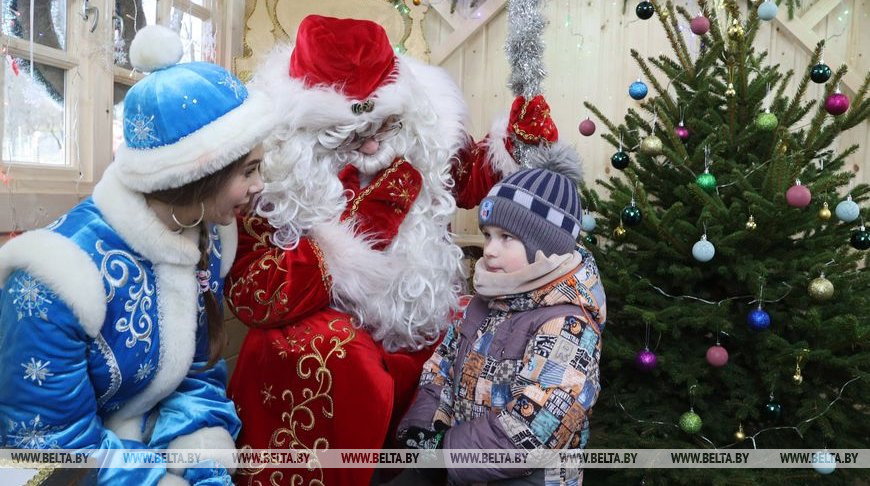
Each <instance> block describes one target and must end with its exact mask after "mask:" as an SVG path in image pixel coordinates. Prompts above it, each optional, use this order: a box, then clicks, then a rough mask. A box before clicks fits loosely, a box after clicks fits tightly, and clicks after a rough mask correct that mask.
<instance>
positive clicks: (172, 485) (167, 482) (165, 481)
mask: <svg viewBox="0 0 870 486" xmlns="http://www.w3.org/2000/svg"><path fill="white" fill-rule="evenodd" d="M189 485H190V483H189V482H188V481H187V480H186V479H184V478H183V477H181V476H176V475H175V474H172V473H171V472H167V473H166V474H164V475H163V477H162V478H160V481H158V482H157V486H189Z"/></svg>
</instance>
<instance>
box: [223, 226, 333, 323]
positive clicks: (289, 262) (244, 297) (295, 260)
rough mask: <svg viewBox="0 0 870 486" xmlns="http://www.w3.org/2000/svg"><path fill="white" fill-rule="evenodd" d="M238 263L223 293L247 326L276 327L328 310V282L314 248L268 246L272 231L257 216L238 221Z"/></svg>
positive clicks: (308, 243)
mask: <svg viewBox="0 0 870 486" xmlns="http://www.w3.org/2000/svg"><path fill="white" fill-rule="evenodd" d="M238 227H239V247H238V250H237V252H236V261H235V262H234V263H233V267H232V269H231V270H230V273H229V275H227V277H226V283H225V286H224V293H225V294H226V300H227V303H228V304H229V307H230V310H232V312H233V314H235V315H236V317H238V318H239V320H241V321H242V323H244V324H245V325H246V326H249V327H261V328H264V327H276V326H283V325H286V324H287V323H288V321H295V320H298V319H300V318H302V317H304V316H306V315H308V314H310V313H312V312H314V311H317V310H320V309H322V308H324V307H326V306H328V305H329V290H330V286H331V281H330V278H329V275H328V273H327V271H326V264H325V263H324V261H323V255H322V254H321V252H320V248H319V247H318V246H317V244H316V243H315V242H314V241H313V240H310V239H308V238H303V239H302V240H301V241H300V242H299V245H298V246H297V247H296V248H294V249H292V250H284V249H281V248H278V247H276V246H274V245H273V244H272V242H271V241H270V239H269V237H270V236H271V232H272V228H271V227H270V226H269V225H268V223H266V222H265V221H264V220H263V219H261V218H258V217H244V218H240V219H239V221H238Z"/></svg>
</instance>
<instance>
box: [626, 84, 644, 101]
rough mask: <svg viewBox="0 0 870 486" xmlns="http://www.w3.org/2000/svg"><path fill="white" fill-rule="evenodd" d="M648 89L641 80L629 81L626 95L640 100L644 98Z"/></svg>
mask: <svg viewBox="0 0 870 486" xmlns="http://www.w3.org/2000/svg"><path fill="white" fill-rule="evenodd" d="M648 91H649V90H648V89H647V87H646V84H644V82H643V81H641V80H639V79H638V80H637V81H635V82H633V83H631V86H629V87H628V96H631V97H632V98H633V99H636V100H642V99H644V98H646V94H647V92H648Z"/></svg>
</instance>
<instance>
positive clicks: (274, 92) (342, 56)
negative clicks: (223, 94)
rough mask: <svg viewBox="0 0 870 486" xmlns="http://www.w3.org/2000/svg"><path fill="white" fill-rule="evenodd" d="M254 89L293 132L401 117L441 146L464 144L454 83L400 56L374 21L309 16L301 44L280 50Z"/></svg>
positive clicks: (263, 66)
mask: <svg viewBox="0 0 870 486" xmlns="http://www.w3.org/2000/svg"><path fill="white" fill-rule="evenodd" d="M252 86H256V87H258V88H259V89H263V90H264V91H266V92H267V93H269V96H270V99H272V100H273V102H274V103H275V104H276V106H277V107H278V109H279V112H280V113H283V114H284V121H285V122H286V123H287V124H288V125H289V126H292V127H304V128H306V129H311V130H324V129H329V128H331V127H338V126H344V125H353V124H356V123H360V122H368V121H372V122H378V121H382V120H384V119H385V118H386V117H388V116H390V115H399V116H400V117H401V118H402V122H403V126H405V127H408V128H410V129H411V130H412V131H413V130H420V131H425V132H426V134H427V135H429V137H424V138H430V137H431V138H437V139H438V145H442V144H443V145H445V146H450V147H453V148H457V149H458V147H459V146H461V145H462V143H463V142H464V137H465V131H464V129H465V121H466V118H467V107H466V105H465V102H464V100H463V98H462V93H461V92H460V90H459V87H458V86H457V85H456V82H455V81H453V79H452V78H451V77H450V75H449V74H447V72H445V71H444V70H443V69H441V68H439V67H437V66H430V65H427V64H424V63H422V62H420V61H418V60H415V59H413V58H410V57H408V56H404V55H402V54H396V53H395V51H394V49H393V47H392V44H391V43H390V40H389V38H388V37H387V33H386V32H385V31H384V29H383V28H382V27H381V26H380V25H378V24H377V23H375V22H371V21H369V20H358V19H337V18H332V17H324V16H321V15H310V16H308V17H305V18H304V19H303V20H302V22H301V23H300V24H299V29H298V31H297V36H296V43H295V45H293V46H286V45H285V46H280V45H279V46H276V48H275V49H274V50H273V51H272V52H271V53H270V54H269V55H268V56H267V57H266V59H265V60H264V62H263V64H261V66H260V67H259V68H258V69H257V71H256V73H255V75H254V79H253V81H252ZM418 135H419V133H418Z"/></svg>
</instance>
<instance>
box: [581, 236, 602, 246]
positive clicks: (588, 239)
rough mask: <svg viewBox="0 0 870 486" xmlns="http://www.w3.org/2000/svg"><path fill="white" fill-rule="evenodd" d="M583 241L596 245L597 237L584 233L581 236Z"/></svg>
mask: <svg viewBox="0 0 870 486" xmlns="http://www.w3.org/2000/svg"><path fill="white" fill-rule="evenodd" d="M583 243H586V244H587V245H589V246H596V245H598V238H596V237H595V235H586V236H584V237H583Z"/></svg>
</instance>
